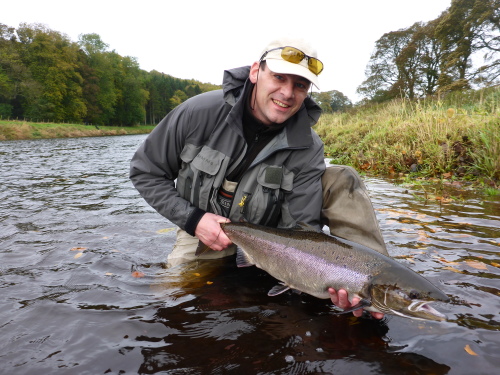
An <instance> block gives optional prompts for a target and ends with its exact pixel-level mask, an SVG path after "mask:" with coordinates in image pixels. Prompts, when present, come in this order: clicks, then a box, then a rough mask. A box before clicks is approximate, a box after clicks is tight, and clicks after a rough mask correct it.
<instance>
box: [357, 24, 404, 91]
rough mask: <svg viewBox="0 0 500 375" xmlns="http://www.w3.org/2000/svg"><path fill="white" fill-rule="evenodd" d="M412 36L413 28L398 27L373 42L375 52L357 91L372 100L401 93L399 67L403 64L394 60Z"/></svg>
mask: <svg viewBox="0 0 500 375" xmlns="http://www.w3.org/2000/svg"><path fill="white" fill-rule="evenodd" d="M412 36H413V30H412V29H411V28H408V29H400V30H398V31H392V32H389V33H386V34H384V35H383V36H382V37H381V38H380V39H379V40H377V41H376V42H375V52H374V53H373V54H372V56H371V57H370V61H369V63H368V66H367V69H366V76H367V77H368V78H367V80H365V81H364V82H363V83H362V84H361V85H360V87H358V93H360V94H361V95H363V96H368V97H369V98H370V99H372V100H374V99H376V98H377V97H383V98H386V99H390V98H394V97H397V96H400V95H402V93H401V90H402V89H403V86H404V74H403V72H402V71H401V67H402V66H404V64H403V63H402V62H401V61H399V64H397V63H396V62H397V61H396V60H397V58H398V57H399V56H400V55H401V52H402V51H403V50H404V49H405V48H406V47H407V46H408V44H409V43H410V41H411V39H412Z"/></svg>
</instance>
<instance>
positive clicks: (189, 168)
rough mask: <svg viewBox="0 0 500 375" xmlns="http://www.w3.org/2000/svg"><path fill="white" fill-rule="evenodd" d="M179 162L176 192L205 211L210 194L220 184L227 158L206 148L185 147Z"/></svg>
mask: <svg viewBox="0 0 500 375" xmlns="http://www.w3.org/2000/svg"><path fill="white" fill-rule="evenodd" d="M181 160H182V167H181V170H180V171H179V175H178V177H177V191H178V192H179V193H180V194H181V195H182V197H183V198H184V199H186V200H189V201H190V202H191V203H192V204H193V205H194V206H196V207H199V208H201V209H203V210H207V209H208V202H209V198H210V192H211V190H212V188H213V187H214V186H215V187H218V186H220V184H221V183H222V179H223V177H224V176H223V174H224V173H223V172H224V170H225V168H227V163H228V162H229V158H227V157H226V156H225V155H224V154H223V153H221V152H220V151H217V150H213V149H211V148H210V147H208V146H203V147H195V146H193V145H186V147H185V148H184V150H183V151H182V153H181Z"/></svg>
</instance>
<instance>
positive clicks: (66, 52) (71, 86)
mask: <svg viewBox="0 0 500 375" xmlns="http://www.w3.org/2000/svg"><path fill="white" fill-rule="evenodd" d="M17 35H18V37H19V41H20V56H21V59H22V61H23V63H24V65H25V66H26V67H27V69H28V70H29V72H30V74H31V76H32V77H33V79H34V80H35V81H36V82H37V83H38V84H39V85H40V86H41V93H40V95H38V96H37V97H36V98H32V100H31V101H29V102H27V103H26V108H25V115H26V116H28V117H34V118H39V119H49V120H52V121H59V122H62V121H80V120H81V119H82V118H83V116H84V115H85V113H86V107H85V103H84V101H83V98H82V87H81V85H82V83H83V80H82V77H81V75H80V74H79V73H78V71H77V69H76V68H77V65H78V45H76V44H75V43H72V42H71V41H70V40H69V38H68V37H67V36H66V35H63V34H61V33H58V32H56V31H53V30H50V29H49V28H47V27H46V26H45V25H42V24H31V25H28V24H26V23H24V24H21V25H20V27H19V28H18V29H17Z"/></svg>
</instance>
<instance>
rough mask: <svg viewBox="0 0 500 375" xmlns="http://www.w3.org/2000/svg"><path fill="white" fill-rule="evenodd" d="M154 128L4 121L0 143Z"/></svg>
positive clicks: (133, 131) (89, 135)
mask: <svg viewBox="0 0 500 375" xmlns="http://www.w3.org/2000/svg"><path fill="white" fill-rule="evenodd" d="M153 128H154V126H126V127H119V126H94V125H78V124H53V123H36V122H26V121H5V120H3V121H0V141H2V140H3V141H5V140H19V139H40V138H72V137H99V136H107V135H126V134H145V133H149V132H150V131H151V130H152V129H153Z"/></svg>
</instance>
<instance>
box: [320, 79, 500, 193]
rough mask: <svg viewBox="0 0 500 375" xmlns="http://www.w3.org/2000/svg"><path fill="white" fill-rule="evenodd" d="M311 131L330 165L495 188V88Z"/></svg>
mask: <svg viewBox="0 0 500 375" xmlns="http://www.w3.org/2000/svg"><path fill="white" fill-rule="evenodd" d="M315 129H316V131H317V132H318V134H319V135H320V136H321V138H322V139H323V141H324V142H325V152H326V154H327V156H329V157H330V158H332V162H333V163H336V164H348V165H352V166H353V167H355V168H356V169H357V170H358V171H368V172H370V173H375V174H383V175H391V176H401V175H405V176H408V174H409V175H411V174H413V175H415V176H420V177H427V178H430V177H434V178H435V177H438V178H446V179H460V180H472V181H476V182H477V181H481V182H483V183H485V184H487V185H489V186H493V187H498V184H499V180H500V89H499V88H496V89H489V90H483V91H482V92H476V91H471V92H468V93H462V94H454V95H449V96H448V97H447V98H446V99H445V100H438V99H427V100H422V101H408V100H395V101H392V102H388V103H383V104H378V105H371V106H363V107H357V108H354V109H353V110H351V111H349V112H347V113H336V114H325V115H323V116H322V117H321V119H320V121H319V123H318V124H317V125H316V127H315Z"/></svg>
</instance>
